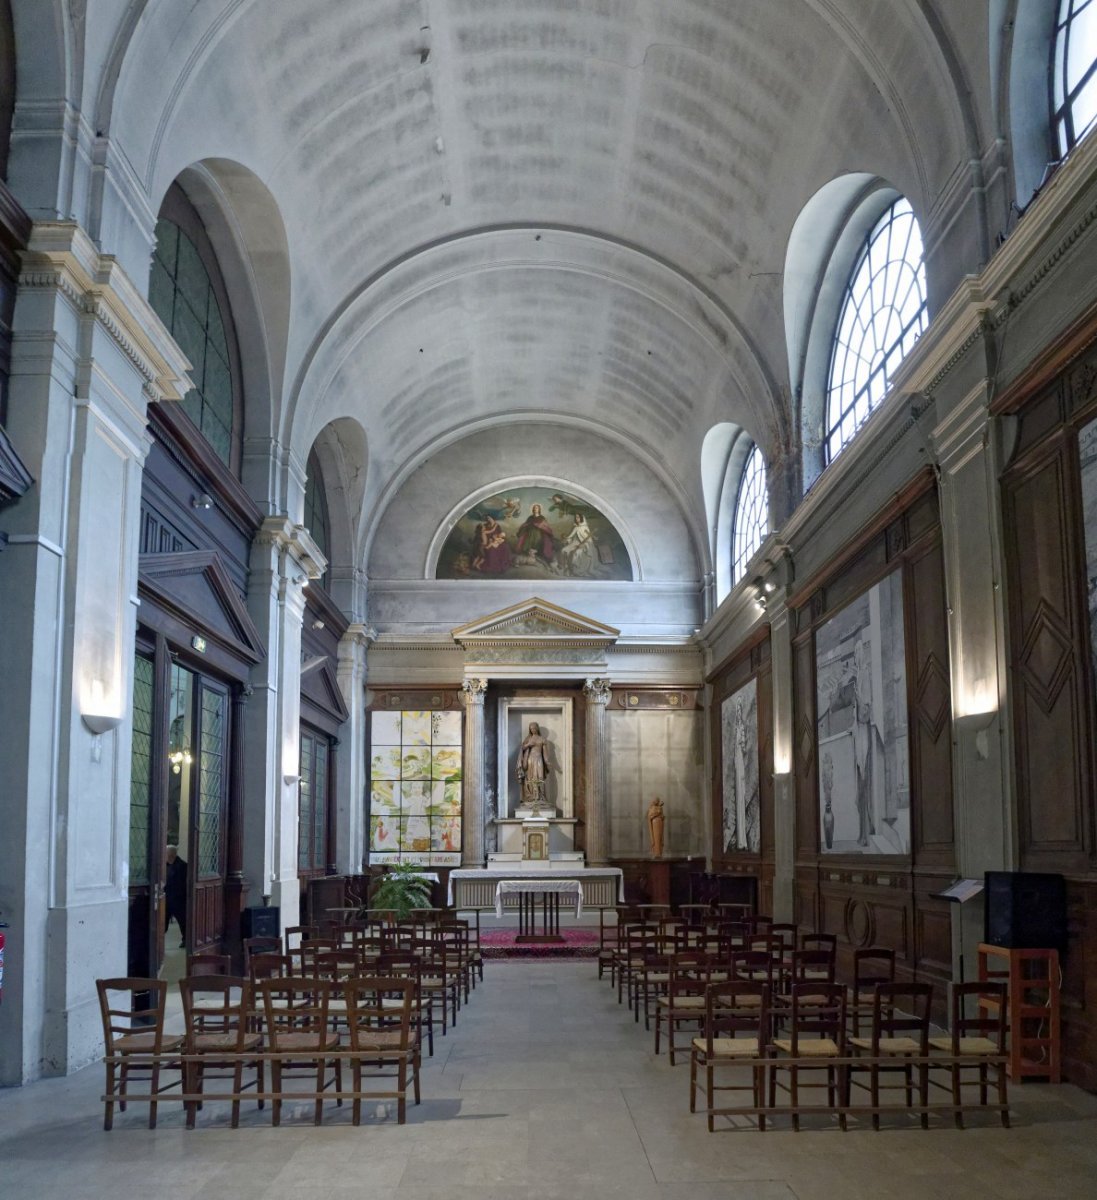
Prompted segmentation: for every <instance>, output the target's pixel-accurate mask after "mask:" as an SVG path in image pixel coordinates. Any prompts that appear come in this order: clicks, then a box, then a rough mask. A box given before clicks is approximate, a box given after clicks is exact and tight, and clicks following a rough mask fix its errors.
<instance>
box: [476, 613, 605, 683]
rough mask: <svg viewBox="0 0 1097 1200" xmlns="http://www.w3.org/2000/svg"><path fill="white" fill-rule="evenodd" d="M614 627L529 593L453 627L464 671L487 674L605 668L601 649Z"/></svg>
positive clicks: (589, 672)
mask: <svg viewBox="0 0 1097 1200" xmlns="http://www.w3.org/2000/svg"><path fill="white" fill-rule="evenodd" d="M619 636H620V631H619V630H617V629H614V628H613V627H612V626H611V625H603V624H602V622H600V621H595V620H592V619H591V618H590V617H584V616H581V615H580V614H579V613H575V612H570V611H569V610H568V609H566V608H561V607H560V606H559V605H556V604H550V603H549V602H548V601H547V600H540V599H538V598H537V597H533V598H532V599H530V600H526V601H524V602H523V603H521V604H515V605H512V606H511V607H510V608H505V609H503V610H502V611H501V612H496V613H492V614H490V615H489V616H486V617H481V618H480V619H479V620H476V621H471V622H469V623H468V624H467V625H462V626H461V627H460V628H458V629H455V630H454V631H453V640H454V641H455V642H456V643H457V644H458V645H459V646H460V647H461V648H462V650H463V651H464V654H465V674H466V675H477V674H485V675H490V676H491V677H492V678H493V679H508V678H522V677H528V676H529V675H530V673H531V670H536V673H537V674H538V675H541V676H543V677H549V678H553V677H556V678H568V679H573V678H575V677H576V676H577V675H583V676H594V675H599V674H605V673H607V660H606V655H607V652H608V650H609V648H610V647H611V646H613V645H614V644H615V643H616V641H617V638H618V637H619Z"/></svg>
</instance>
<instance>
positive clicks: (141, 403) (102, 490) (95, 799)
mask: <svg viewBox="0 0 1097 1200" xmlns="http://www.w3.org/2000/svg"><path fill="white" fill-rule="evenodd" d="M186 366H187V364H186V360H185V359H184V358H183V356H182V354H181V353H180V351H179V349H178V347H176V346H175V344H174V343H173V342H172V340H171V338H170V337H169V336H168V334H167V331H166V330H165V329H164V327H163V326H162V325H161V323H160V322H159V320H157V318H156V316H155V315H154V314H153V312H152V310H151V309H150V308H149V306H148V304H147V303H146V302H145V300H144V299H143V298H142V296H141V295H140V293H139V292H138V290H137V289H136V288H135V287H134V285H133V284H132V282H131V281H130V280H129V279H128V277H127V276H126V275H125V273H124V272H123V271H122V269H121V267H120V266H119V265H118V263H117V262H116V261H115V260H114V259H112V258H111V257H109V256H104V255H101V254H100V253H99V251H98V249H97V248H96V247H95V245H94V244H93V243H92V241H91V239H90V238H89V237H88V236H87V235H86V234H85V233H84V231H83V230H82V229H80V228H79V226H77V225H76V224H75V223H74V222H71V221H60V222H45V223H42V224H39V225H36V226H35V227H34V229H33V231H32V233H31V238H30V243H29V247H28V250H27V252H26V254H25V256H24V259H23V270H22V273H21V275H20V279H19V292H18V296H17V301H16V307H15V318H14V331H13V346H12V376H11V393H10V403H9V409H8V425H7V432H8V434H9V435H10V437H11V440H12V442H13V444H14V445H15V446H16V447H17V449H18V451H19V453H20V454H21V455H22V457H23V459H24V461H25V463H26V466H27V469H28V470H29V471H30V473H31V475H32V476H33V477H34V478H35V479H36V480H37V481H38V484H39V485H38V486H35V487H32V488H30V489H29V490H28V491H27V493H26V494H25V495H24V496H23V497H22V498H21V499H20V500H19V501H18V502H17V503H16V504H15V505H14V506H12V507H11V508H9V509H7V510H5V525H6V527H7V529H8V532H9V540H8V549H7V551H6V552H5V555H4V569H3V571H2V572H0V612H2V613H3V614H4V631H3V636H2V637H0V677H3V678H4V679H7V680H11V681H13V683H12V685H11V686H10V687H9V688H6V689H0V762H3V764H4V805H3V810H4V824H3V829H2V831H0V910H3V913H4V919H5V920H8V921H10V922H11V929H10V930H9V931H8V937H9V945H10V947H11V950H10V951H9V956H8V960H7V968H6V974H5V978H4V1010H3V1026H4V1036H0V1084H19V1083H24V1082H27V1081H29V1080H32V1079H35V1078H37V1077H39V1076H41V1075H52V1074H58V1073H64V1072H68V1071H74V1070H76V1069H77V1068H79V1067H81V1066H83V1065H85V1064H86V1063H89V1062H91V1061H93V1060H94V1059H95V1058H97V1057H98V1055H99V1054H101V1053H102V1034H101V1025H100V1019H99V1012H98V1005H97V1003H96V999H95V979H96V978H97V977H99V976H111V975H125V974H126V946H127V918H128V897H129V823H130V822H129V817H130V746H131V726H130V722H129V721H128V720H127V718H126V714H127V713H128V712H129V711H130V707H131V692H132V684H133V645H134V630H135V624H136V611H135V607H136V596H137V553H138V538H139V528H140V504H141V472H142V467H143V464H144V459H145V455H146V453H147V452H148V447H149V441H148V437H147V434H146V432H145V408H146V404H147V402H148V401H150V400H176V399H179V398H180V396H181V395H182V391H183V390H184V389H185V386H186V385H185V382H184V379H185V372H186Z"/></svg>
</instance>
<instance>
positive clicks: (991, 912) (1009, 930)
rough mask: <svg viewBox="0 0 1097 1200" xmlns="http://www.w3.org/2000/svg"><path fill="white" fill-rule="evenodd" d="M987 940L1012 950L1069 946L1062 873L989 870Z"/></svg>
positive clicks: (984, 937)
mask: <svg viewBox="0 0 1097 1200" xmlns="http://www.w3.org/2000/svg"><path fill="white" fill-rule="evenodd" d="M985 890H986V895H985V897H984V899H985V909H984V926H983V940H984V941H985V942H988V943H989V944H990V945H992V946H1005V947H1008V948H1009V949H1011V950H1058V951H1059V953H1060V954H1064V953H1066V948H1067V889H1066V882H1065V881H1064V879H1063V877H1062V875H1037V874H1035V873H1033V872H1028V871H987V873H986V881H985Z"/></svg>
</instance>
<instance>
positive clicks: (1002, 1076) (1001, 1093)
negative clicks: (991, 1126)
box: [998, 1063, 1009, 1129]
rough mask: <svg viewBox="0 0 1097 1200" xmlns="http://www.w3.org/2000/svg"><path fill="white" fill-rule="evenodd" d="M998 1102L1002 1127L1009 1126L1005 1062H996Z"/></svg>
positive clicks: (1006, 1127)
mask: <svg viewBox="0 0 1097 1200" xmlns="http://www.w3.org/2000/svg"><path fill="white" fill-rule="evenodd" d="M998 1103H999V1104H1001V1106H1002V1127H1003V1128H1004V1129H1008V1128H1009V1099H1008V1097H1007V1095H1006V1067H1005V1063H999V1064H998Z"/></svg>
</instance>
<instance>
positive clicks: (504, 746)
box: [492, 696, 582, 865]
mask: <svg viewBox="0 0 1097 1200" xmlns="http://www.w3.org/2000/svg"><path fill="white" fill-rule="evenodd" d="M573 720H574V701H573V699H572V698H571V697H570V696H510V697H501V698H500V700H499V705H498V726H497V743H496V746H497V767H496V772H497V773H496V785H497V790H496V795H497V796H498V814H497V816H496V818H495V828H496V836H497V843H498V851H497V854H496V855H493V856H492V858H493V859H497V860H498V861H502V860H503V859H512V858H513V859H518V858H519V856H520V857H521V859H522V860H524V861H527V862H531V861H532V862H536V861H542V862H545V863H546V865H547V863H548V861H549V860H550V859H555V860H558V861H560V860H566V861H569V862H571V861H581V860H582V854H581V852H577V851H576V850H575V826H576V824H577V822H576V818H575V794H574V783H573V781H574V763H573V754H574V748H573V738H572V723H573ZM534 725H535V726H536V727H537V732H538V733H539V735H540V737H541V738H543V739H544V750H545V757H546V759H547V767H548V769H547V771H546V772H545V781H544V795H543V799H542V800H541V802H540V804H537V805H534V804H532V803H531V800H530V796H529V795H528V794H527V789H525V788H524V787H523V780H522V779H520V778H519V775H518V767H519V758H520V755H521V751H522V743H523V742H525V741H526V740H527V738H529V737H530V727H531V726H534Z"/></svg>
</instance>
